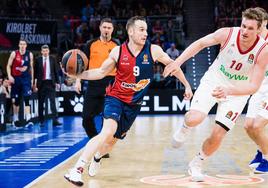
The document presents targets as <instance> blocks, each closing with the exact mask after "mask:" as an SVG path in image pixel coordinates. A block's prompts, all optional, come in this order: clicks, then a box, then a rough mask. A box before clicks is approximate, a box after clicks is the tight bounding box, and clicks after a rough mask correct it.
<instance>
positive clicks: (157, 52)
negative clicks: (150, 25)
mask: <svg viewBox="0 0 268 188" xmlns="http://www.w3.org/2000/svg"><path fill="white" fill-rule="evenodd" d="M151 48H152V49H151V52H152V56H153V59H154V60H156V61H158V62H160V63H163V64H164V65H168V64H170V63H173V62H174V61H173V60H172V59H171V58H170V57H169V56H168V54H167V53H165V52H164V51H163V49H162V48H161V47H160V46H158V45H154V44H153V45H152V46H151ZM174 76H175V77H176V78H178V79H179V80H180V81H181V82H182V84H183V85H184V87H185V94H184V97H185V99H190V98H191V97H192V96H193V93H192V89H191V85H190V84H189V82H188V81H187V80H186V78H185V75H184V73H183V72H182V70H181V68H180V67H179V68H178V71H176V73H174Z"/></svg>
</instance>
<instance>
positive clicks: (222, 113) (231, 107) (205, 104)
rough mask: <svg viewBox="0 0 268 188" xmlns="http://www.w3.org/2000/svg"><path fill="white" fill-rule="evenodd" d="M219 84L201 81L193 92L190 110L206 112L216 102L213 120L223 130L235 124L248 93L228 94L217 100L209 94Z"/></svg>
mask: <svg viewBox="0 0 268 188" xmlns="http://www.w3.org/2000/svg"><path fill="white" fill-rule="evenodd" d="M217 86H219V85H215V84H213V83H208V82H207V81H205V82H201V83H200V85H199V87H198V88H197V90H196V91H195V93H194V96H193V99H192V102H191V107H190V110H197V111H200V112H203V113H205V114H208V113H209V111H210V110H211V108H212V107H213V106H214V105H215V104H216V103H218V108H217V112H216V118H215V121H216V123H217V124H219V125H220V126H222V127H223V128H224V129H225V130H227V131H229V130H230V129H232V128H233V127H234V125H235V122H236V120H237V118H238V116H239V115H240V114H241V112H242V111H243V109H244V107H245V105H246V103H247V100H248V98H249V95H246V96H228V97H227V98H226V100H218V99H216V98H215V97H213V96H212V95H211V93H212V91H213V89H215V88H216V87H217Z"/></svg>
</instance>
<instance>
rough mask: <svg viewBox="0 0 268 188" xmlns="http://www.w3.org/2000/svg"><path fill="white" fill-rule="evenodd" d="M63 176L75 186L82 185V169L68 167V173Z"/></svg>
mask: <svg viewBox="0 0 268 188" xmlns="http://www.w3.org/2000/svg"><path fill="white" fill-rule="evenodd" d="M64 178H65V179H67V180H68V181H69V182H71V183H73V184H74V185H76V186H83V184H84V182H83V180H82V171H81V170H78V169H77V168H72V169H69V171H68V173H67V174H65V175H64Z"/></svg>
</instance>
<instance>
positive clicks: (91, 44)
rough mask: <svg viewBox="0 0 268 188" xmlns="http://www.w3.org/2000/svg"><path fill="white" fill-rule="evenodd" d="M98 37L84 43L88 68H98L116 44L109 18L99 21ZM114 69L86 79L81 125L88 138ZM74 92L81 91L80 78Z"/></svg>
mask: <svg viewBox="0 0 268 188" xmlns="http://www.w3.org/2000/svg"><path fill="white" fill-rule="evenodd" d="M99 29H100V37H99V38H96V39H93V40H90V41H88V42H87V43H86V45H85V47H84V49H83V51H84V52H85V54H86V55H87V57H88V59H89V69H95V68H99V67H100V66H101V64H102V63H103V62H104V60H105V59H106V58H107V57H108V55H109V53H110V52H111V50H112V49H113V48H114V47H115V46H117V45H118V43H117V42H116V41H115V40H114V39H112V33H113V30H114V26H113V22H112V20H111V19H110V18H104V19H102V20H101V22H100V26H99ZM115 72H116V70H113V71H112V72H111V73H110V74H109V75H108V76H106V77H105V78H103V79H101V80H92V81H88V86H87V90H86V93H85V94H84V107H83V114H82V118H83V127H84V129H85V131H86V133H87V135H88V137H89V138H92V137H94V136H96V135H97V130H96V126H95V122H94V117H95V116H96V115H98V114H100V113H101V112H102V111H103V105H104V96H105V89H106V86H108V84H109V82H110V81H111V80H113V79H114V76H115ZM75 88H76V92H77V93H80V91H81V80H79V79H77V80H76V84H75Z"/></svg>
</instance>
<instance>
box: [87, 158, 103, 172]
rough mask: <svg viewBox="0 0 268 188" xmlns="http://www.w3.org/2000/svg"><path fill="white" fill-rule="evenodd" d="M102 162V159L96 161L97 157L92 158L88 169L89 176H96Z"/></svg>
mask: <svg viewBox="0 0 268 188" xmlns="http://www.w3.org/2000/svg"><path fill="white" fill-rule="evenodd" d="M100 160H101V159H96V158H95V157H93V158H92V160H91V163H90V165H89V167H88V175H89V176H96V174H97V173H98V172H99V170H100V165H101V164H100Z"/></svg>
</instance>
